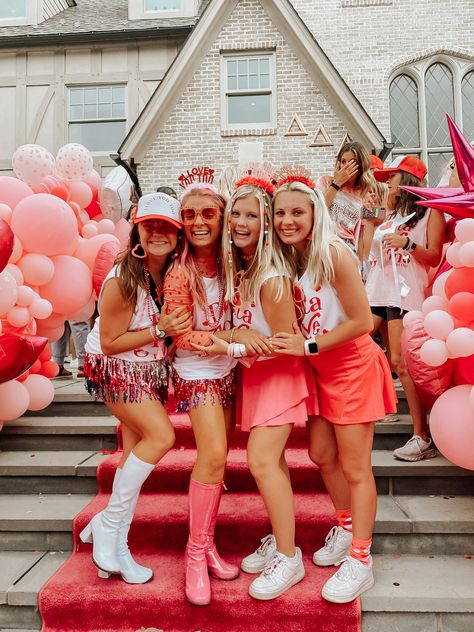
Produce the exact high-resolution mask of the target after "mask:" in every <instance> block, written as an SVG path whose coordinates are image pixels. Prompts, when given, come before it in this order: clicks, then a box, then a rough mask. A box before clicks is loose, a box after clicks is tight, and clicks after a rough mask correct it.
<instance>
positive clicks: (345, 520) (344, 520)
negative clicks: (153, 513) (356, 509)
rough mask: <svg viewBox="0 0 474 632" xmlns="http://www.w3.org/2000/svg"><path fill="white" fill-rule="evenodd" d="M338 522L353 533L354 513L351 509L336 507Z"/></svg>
mask: <svg viewBox="0 0 474 632" xmlns="http://www.w3.org/2000/svg"><path fill="white" fill-rule="evenodd" d="M336 517H337V524H338V526H339V527H342V528H343V529H345V530H346V531H350V532H351V533H352V513H351V510H350V509H336Z"/></svg>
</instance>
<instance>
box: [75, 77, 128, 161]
mask: <svg viewBox="0 0 474 632" xmlns="http://www.w3.org/2000/svg"><path fill="white" fill-rule="evenodd" d="M126 133H127V109H126V89H125V86H124V85H97V86H70V87H69V103H68V136H69V142H70V143H81V145H84V146H85V147H87V149H89V150H90V151H92V152H96V153H109V152H111V151H116V150H117V147H119V146H120V143H121V142H122V140H123V139H124V138H125V135H126Z"/></svg>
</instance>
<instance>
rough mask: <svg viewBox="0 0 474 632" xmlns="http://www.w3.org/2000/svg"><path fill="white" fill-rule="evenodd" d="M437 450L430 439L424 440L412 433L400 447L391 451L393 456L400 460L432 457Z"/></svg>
mask: <svg viewBox="0 0 474 632" xmlns="http://www.w3.org/2000/svg"><path fill="white" fill-rule="evenodd" d="M437 455H438V452H437V451H436V450H435V449H434V448H433V444H432V443H431V439H428V440H427V441H425V440H424V439H422V438H421V437H420V436H418V435H414V436H413V437H412V438H411V439H408V441H407V442H406V443H405V445H404V446H402V447H401V448H397V449H396V450H394V451H393V456H394V457H395V458H396V459H399V460H400V461H421V460H423V459H432V458H433V457H435V456H437Z"/></svg>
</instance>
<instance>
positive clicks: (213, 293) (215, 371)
mask: <svg viewBox="0 0 474 632" xmlns="http://www.w3.org/2000/svg"><path fill="white" fill-rule="evenodd" d="M202 280H203V282H204V290H205V292H206V298H207V304H208V311H209V315H210V316H211V318H210V321H211V322H208V318H207V316H206V313H205V311H204V310H203V309H202V308H201V307H199V306H198V305H194V310H193V325H192V328H193V329H194V330H196V331H210V332H214V331H222V330H223V329H230V328H231V327H232V317H231V311H230V306H229V305H226V308H225V311H224V314H223V315H222V317H221V319H220V321H219V324H218V326H217V327H216V326H215V323H214V322H213V318H218V310H219V283H218V280H217V277H213V278H209V277H203V278H202ZM236 363H237V361H236V360H235V359H234V358H229V356H226V355H225V356H224V355H211V356H208V357H204V358H202V357H200V356H199V355H198V354H197V351H196V352H193V351H187V350H186V349H177V350H176V353H175V355H174V359H173V367H174V369H175V370H176V372H177V374H178V375H179V376H180V377H181V378H182V379H183V380H216V379H219V378H222V377H225V376H226V375H228V374H229V372H230V370H231V369H232V368H233V367H234V366H235V365H236Z"/></svg>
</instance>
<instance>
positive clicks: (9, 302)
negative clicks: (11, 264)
mask: <svg viewBox="0 0 474 632" xmlns="http://www.w3.org/2000/svg"><path fill="white" fill-rule="evenodd" d="M17 295H18V288H17V284H16V281H15V279H14V278H13V277H12V275H11V274H9V273H8V272H7V271H6V270H4V271H3V272H0V316H1V315H2V314H6V313H7V312H8V311H10V310H11V308H12V307H13V306H14V305H15V303H16V298H17Z"/></svg>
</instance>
